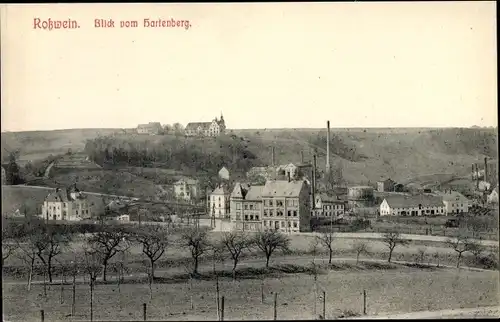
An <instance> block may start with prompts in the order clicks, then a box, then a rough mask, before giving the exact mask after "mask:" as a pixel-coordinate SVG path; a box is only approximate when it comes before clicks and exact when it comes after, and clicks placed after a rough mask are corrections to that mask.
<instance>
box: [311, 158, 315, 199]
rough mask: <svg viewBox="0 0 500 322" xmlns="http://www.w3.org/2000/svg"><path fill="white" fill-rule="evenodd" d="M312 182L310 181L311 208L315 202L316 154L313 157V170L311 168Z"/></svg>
mask: <svg viewBox="0 0 500 322" xmlns="http://www.w3.org/2000/svg"><path fill="white" fill-rule="evenodd" d="M312 173H313V175H312V180H311V189H312V202H313V208H314V204H315V202H316V154H315V155H313V168H312Z"/></svg>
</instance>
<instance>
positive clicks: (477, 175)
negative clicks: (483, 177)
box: [476, 163, 479, 189]
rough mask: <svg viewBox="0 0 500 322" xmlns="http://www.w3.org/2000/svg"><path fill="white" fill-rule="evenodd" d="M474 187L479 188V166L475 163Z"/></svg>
mask: <svg viewBox="0 0 500 322" xmlns="http://www.w3.org/2000/svg"><path fill="white" fill-rule="evenodd" d="M476 188H477V189H479V166H478V165H477V163H476Z"/></svg>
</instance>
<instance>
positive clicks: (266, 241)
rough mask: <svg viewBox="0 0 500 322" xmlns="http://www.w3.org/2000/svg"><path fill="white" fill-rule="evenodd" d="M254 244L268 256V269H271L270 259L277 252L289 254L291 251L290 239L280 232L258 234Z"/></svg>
mask: <svg viewBox="0 0 500 322" xmlns="http://www.w3.org/2000/svg"><path fill="white" fill-rule="evenodd" d="M253 244H254V245H255V247H257V248H258V249H259V250H260V251H261V252H262V253H264V256H266V268H269V259H270V258H271V255H272V254H273V253H274V251H275V250H277V249H281V250H282V251H285V252H287V251H289V249H290V239H289V238H288V237H287V236H285V235H284V234H282V233H280V232H279V231H278V230H264V231H259V232H257V234H256V235H255V238H254V240H253Z"/></svg>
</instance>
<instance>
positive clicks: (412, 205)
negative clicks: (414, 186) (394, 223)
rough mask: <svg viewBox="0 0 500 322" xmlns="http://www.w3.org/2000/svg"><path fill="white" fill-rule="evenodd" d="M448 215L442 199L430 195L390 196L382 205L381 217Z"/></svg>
mask: <svg viewBox="0 0 500 322" xmlns="http://www.w3.org/2000/svg"><path fill="white" fill-rule="evenodd" d="M429 215H431V216H432V215H441V216H443V215H446V207H445V204H444V202H443V199H442V198H441V197H437V196H429V195H415V196H403V195H399V196H388V197H385V198H384V200H383V201H382V203H381V204H380V216H429Z"/></svg>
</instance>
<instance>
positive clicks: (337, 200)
mask: <svg viewBox="0 0 500 322" xmlns="http://www.w3.org/2000/svg"><path fill="white" fill-rule="evenodd" d="M318 198H319V199H320V200H321V201H322V202H325V203H329V202H331V203H343V201H342V200H340V198H339V197H338V196H331V195H328V194H326V193H320V194H319V195H318Z"/></svg>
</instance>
